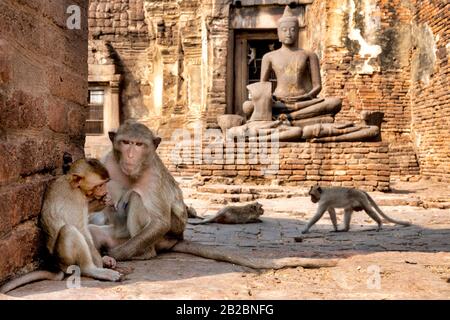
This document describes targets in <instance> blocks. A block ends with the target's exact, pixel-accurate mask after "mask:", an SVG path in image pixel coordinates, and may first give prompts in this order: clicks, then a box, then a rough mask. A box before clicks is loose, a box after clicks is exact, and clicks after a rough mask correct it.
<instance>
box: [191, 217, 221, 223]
mask: <svg viewBox="0 0 450 320" xmlns="http://www.w3.org/2000/svg"><path fill="white" fill-rule="evenodd" d="M216 217H217V216H213V217H211V218H207V219H204V218H201V217H197V218H200V219H203V220H202V221H192V222H189V223H190V224H206V223H210V222H212V221H214V219H215V218H216Z"/></svg>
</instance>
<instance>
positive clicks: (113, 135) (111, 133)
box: [108, 131, 117, 143]
mask: <svg viewBox="0 0 450 320" xmlns="http://www.w3.org/2000/svg"><path fill="white" fill-rule="evenodd" d="M116 134H117V133H116V132H114V131H108V136H109V140H111V142H112V143H114V138H115V137H116Z"/></svg>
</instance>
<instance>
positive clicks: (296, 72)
mask: <svg viewBox="0 0 450 320" xmlns="http://www.w3.org/2000/svg"><path fill="white" fill-rule="evenodd" d="M298 32H299V24H298V18H297V17H296V16H294V15H293V14H292V11H291V9H290V8H289V7H288V6H286V9H285V11H284V14H283V16H282V17H281V18H280V20H279V21H278V38H279V41H280V42H281V48H280V49H278V50H275V51H271V52H269V53H266V54H265V55H264V56H263V59H262V64H261V82H264V81H269V78H270V74H271V72H272V71H273V72H274V73H275V76H276V79H277V86H276V89H275V91H274V92H273V96H272V98H273V103H272V108H273V114H274V116H277V115H278V114H281V113H285V114H287V115H288V116H289V119H290V120H292V121H293V123H292V124H293V125H294V126H295V125H297V124H299V125H301V122H299V123H296V122H297V121H299V120H303V119H311V118H318V119H320V118H321V119H323V118H324V117H323V116H324V115H327V116H328V117H329V119H328V120H329V121H328V122H332V121H333V120H332V119H333V117H334V115H335V114H336V113H338V112H339V111H340V110H341V106H342V101H341V99H339V98H334V97H328V98H319V97H318V94H319V93H320V92H321V90H322V80H321V76H320V65H319V58H318V57H317V55H316V54H315V53H314V52H312V51H308V50H303V49H299V48H297V46H296V43H297V40H298ZM319 122H320V121H319ZM309 123H310V124H311V123H312V122H311V121H309Z"/></svg>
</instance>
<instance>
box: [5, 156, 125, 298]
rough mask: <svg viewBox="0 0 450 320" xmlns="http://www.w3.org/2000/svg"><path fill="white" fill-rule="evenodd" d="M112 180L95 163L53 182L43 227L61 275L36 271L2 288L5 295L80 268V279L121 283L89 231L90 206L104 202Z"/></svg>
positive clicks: (80, 164) (85, 162) (76, 165)
mask: <svg viewBox="0 0 450 320" xmlns="http://www.w3.org/2000/svg"><path fill="white" fill-rule="evenodd" d="M108 180H109V175H108V172H107V171H106V169H105V167H104V166H103V165H102V164H101V163H100V161H98V160H96V159H80V160H78V161H76V162H75V163H74V164H73V165H72V166H71V168H70V170H69V172H68V173H67V174H66V175H63V176H61V177H59V178H58V179H56V180H55V181H53V182H52V183H51V184H50V186H49V188H48V189H47V191H46V194H45V198H44V205H43V207H42V214H41V217H40V223H41V226H42V229H43V231H44V234H45V235H46V246H47V249H48V251H49V253H50V254H51V255H52V256H53V257H54V258H56V259H55V260H56V261H57V263H58V268H59V270H61V272H59V273H52V272H48V271H34V272H31V273H28V274H26V275H24V276H22V277H19V278H17V279H14V280H12V281H10V282H8V283H7V284H5V285H4V286H2V287H1V288H0V292H1V293H6V292H8V291H11V290H13V289H15V288H17V287H19V286H22V285H24V284H27V283H29V282H33V281H37V280H45V279H49V280H56V279H59V280H62V279H63V278H64V271H65V270H67V267H68V266H71V265H77V266H79V267H80V271H81V275H84V276H88V277H92V278H95V279H99V280H107V281H118V280H120V278H121V274H120V273H119V272H117V271H114V270H110V269H105V268H103V266H107V267H113V266H115V263H116V262H115V260H114V259H112V258H110V257H103V258H102V257H101V256H100V253H99V252H98V251H97V249H96V248H95V245H94V242H93V240H92V237H91V234H90V232H89V229H88V225H87V220H88V202H89V200H92V199H102V198H103V197H104V196H105V194H106V182H107V181H108Z"/></svg>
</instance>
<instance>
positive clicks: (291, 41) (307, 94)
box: [227, 6, 380, 142]
mask: <svg viewBox="0 0 450 320" xmlns="http://www.w3.org/2000/svg"><path fill="white" fill-rule="evenodd" d="M298 32H299V24H298V18H297V17H295V16H294V15H293V13H292V11H291V9H290V8H289V6H286V8H285V10H284V14H283V16H282V17H281V18H280V20H279V21H278V38H279V40H280V42H281V44H282V45H281V48H280V49H278V50H274V51H271V52H269V53H266V54H265V55H264V56H263V59H262V63H261V79H260V80H261V81H260V82H257V83H253V84H250V85H248V86H247V89H248V90H249V93H250V98H251V100H248V101H246V102H244V104H243V106H242V110H243V111H244V113H245V115H246V117H247V119H248V120H247V121H246V123H245V124H243V125H240V126H236V127H232V128H230V129H228V130H227V131H228V134H230V135H231V136H234V137H236V136H242V135H245V136H246V137H248V139H249V141H258V140H261V139H263V140H265V139H279V141H299V140H308V141H312V142H329V141H362V140H365V139H372V138H375V137H377V136H379V132H380V127H379V126H377V125H369V124H367V123H366V122H364V119H365V118H367V117H369V116H368V113H364V114H363V115H362V117H363V122H362V123H359V124H355V123H352V122H345V123H335V122H334V116H335V114H336V113H338V112H339V111H340V110H341V106H342V100H341V99H339V98H335V97H324V98H322V97H318V95H319V93H320V92H321V90H322V80H321V76H320V65H319V58H318V57H317V55H316V54H315V53H314V52H312V51H308V50H304V49H299V48H297V46H296V43H297V40H298ZM272 71H273V72H274V73H275V76H276V79H277V86H276V88H275V91H274V92H273V93H272V83H271V82H269V78H270V74H271V73H272Z"/></svg>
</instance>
